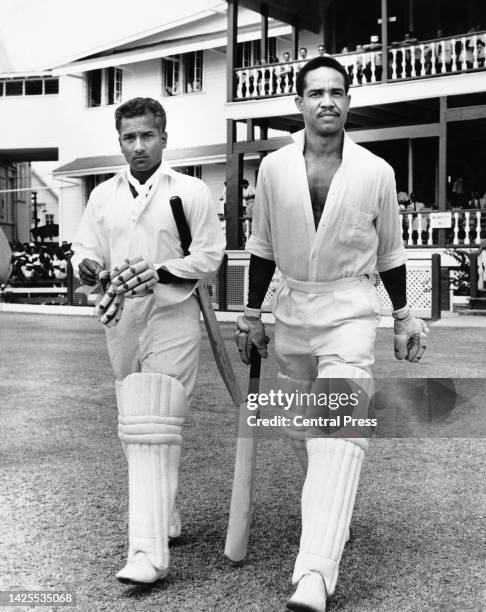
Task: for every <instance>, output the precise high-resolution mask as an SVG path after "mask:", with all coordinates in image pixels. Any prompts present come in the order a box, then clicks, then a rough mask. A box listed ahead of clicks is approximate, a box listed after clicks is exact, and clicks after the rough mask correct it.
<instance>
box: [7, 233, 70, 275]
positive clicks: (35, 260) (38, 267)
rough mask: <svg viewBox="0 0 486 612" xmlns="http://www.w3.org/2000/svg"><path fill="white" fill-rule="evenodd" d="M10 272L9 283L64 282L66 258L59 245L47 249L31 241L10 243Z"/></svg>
mask: <svg viewBox="0 0 486 612" xmlns="http://www.w3.org/2000/svg"><path fill="white" fill-rule="evenodd" d="M10 248H11V250H12V273H11V275H10V280H9V283H22V284H25V283H32V284H35V283H39V282H53V283H56V282H61V283H62V282H64V281H65V280H66V278H67V259H66V255H65V253H64V251H63V250H62V249H61V248H60V247H56V248H52V247H50V248H49V249H48V248H47V247H45V246H43V245H37V244H35V243H33V242H31V243H30V244H29V243H24V244H21V243H20V242H14V243H11V244H10Z"/></svg>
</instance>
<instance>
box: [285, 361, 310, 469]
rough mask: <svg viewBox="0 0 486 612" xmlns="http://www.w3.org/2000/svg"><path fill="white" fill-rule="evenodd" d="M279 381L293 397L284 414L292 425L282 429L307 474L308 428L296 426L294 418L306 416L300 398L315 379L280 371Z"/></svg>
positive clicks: (308, 389) (307, 391)
mask: <svg viewBox="0 0 486 612" xmlns="http://www.w3.org/2000/svg"><path fill="white" fill-rule="evenodd" d="M278 381H279V386H280V388H281V390H282V391H283V392H284V393H287V394H289V395H288V396H287V397H293V400H292V402H291V405H290V407H289V409H288V410H286V411H285V415H284V416H285V417H287V418H288V419H290V421H291V423H292V425H290V426H284V427H282V430H283V432H284V434H285V438H286V439H287V440H288V442H289V444H290V446H291V447H292V448H293V450H294V452H295V454H296V456H297V459H298V460H299V463H300V465H301V467H302V469H303V471H304V474H305V473H306V472H307V449H306V446H305V439H306V430H305V429H304V428H298V427H296V426H294V425H293V419H294V417H296V416H297V415H302V416H305V414H306V406H305V405H301V403H300V401H299V400H300V399H301V398H302V394H304V393H309V391H310V390H311V388H312V384H313V381H311V380H302V379H298V378H291V377H290V376H285V375H283V374H280V373H279V375H278ZM292 394H294V395H292Z"/></svg>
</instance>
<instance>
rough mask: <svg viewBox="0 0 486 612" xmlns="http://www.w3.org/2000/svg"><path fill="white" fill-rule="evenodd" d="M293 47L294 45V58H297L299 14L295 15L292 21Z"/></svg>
mask: <svg viewBox="0 0 486 612" xmlns="http://www.w3.org/2000/svg"><path fill="white" fill-rule="evenodd" d="M291 47H292V51H291V52H292V54H293V57H292V59H297V57H298V55H299V16H298V15H295V16H294V19H293V23H292V36H291Z"/></svg>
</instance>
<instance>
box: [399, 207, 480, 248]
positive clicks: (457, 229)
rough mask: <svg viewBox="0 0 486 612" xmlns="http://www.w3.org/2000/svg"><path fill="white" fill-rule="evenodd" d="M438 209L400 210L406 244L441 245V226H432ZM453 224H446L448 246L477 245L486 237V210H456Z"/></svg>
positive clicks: (418, 245) (416, 245) (419, 245)
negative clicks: (439, 239)
mask: <svg viewBox="0 0 486 612" xmlns="http://www.w3.org/2000/svg"><path fill="white" fill-rule="evenodd" d="M436 212H437V211H432V212H430V211H428V212H413V213H412V212H408V211H405V212H400V217H401V220H402V232H403V233H402V237H403V244H404V245H405V246H406V247H434V246H438V233H439V232H438V229H433V228H431V225H432V223H431V218H430V217H431V215H433V214H434V213H436ZM447 212H450V214H451V227H449V228H446V246H448V247H474V246H479V245H480V244H481V240H484V239H485V238H486V210H452V211H447Z"/></svg>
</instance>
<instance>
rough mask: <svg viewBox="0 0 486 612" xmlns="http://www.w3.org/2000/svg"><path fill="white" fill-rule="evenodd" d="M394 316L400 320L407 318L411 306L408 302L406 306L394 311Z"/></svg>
mask: <svg viewBox="0 0 486 612" xmlns="http://www.w3.org/2000/svg"><path fill="white" fill-rule="evenodd" d="M392 316H393V318H394V319H397V320H398V321H403V320H404V319H406V318H407V317H408V316H410V308H409V306H408V304H405V306H403V308H399V309H398V310H394V311H393V312H392Z"/></svg>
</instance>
